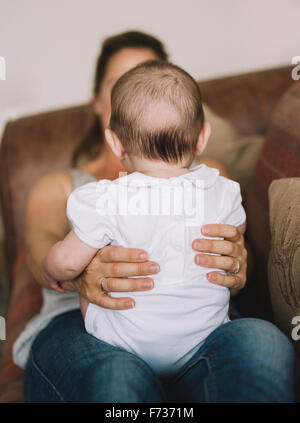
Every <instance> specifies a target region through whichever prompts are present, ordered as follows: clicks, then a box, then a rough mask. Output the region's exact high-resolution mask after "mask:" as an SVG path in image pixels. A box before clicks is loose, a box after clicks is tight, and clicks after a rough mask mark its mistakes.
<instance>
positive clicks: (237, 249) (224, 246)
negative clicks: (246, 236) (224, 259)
mask: <svg viewBox="0 0 300 423" xmlns="http://www.w3.org/2000/svg"><path fill="white" fill-rule="evenodd" d="M192 247H193V249H194V250H195V251H201V252H203V253H204V252H205V253H213V254H222V255H224V256H231V257H239V256H240V255H241V254H242V246H241V245H240V244H238V243H236V242H232V241H226V240H213V239H195V240H194V241H193V244H192Z"/></svg>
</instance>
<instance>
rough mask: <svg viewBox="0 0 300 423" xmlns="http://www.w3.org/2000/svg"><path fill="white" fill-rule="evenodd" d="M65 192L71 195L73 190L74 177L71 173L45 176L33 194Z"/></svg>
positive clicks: (37, 184)
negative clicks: (39, 192)
mask: <svg viewBox="0 0 300 423" xmlns="http://www.w3.org/2000/svg"><path fill="white" fill-rule="evenodd" d="M41 190H42V191H43V190H45V192H49V191H53V190H55V191H63V192H65V193H66V194H67V195H69V194H70V193H71V192H72V190H73V176H72V174H71V172H70V171H53V172H49V173H46V174H45V175H43V176H42V177H41V178H40V179H39V180H38V181H37V182H36V184H35V185H34V187H33V189H32V192H37V191H41Z"/></svg>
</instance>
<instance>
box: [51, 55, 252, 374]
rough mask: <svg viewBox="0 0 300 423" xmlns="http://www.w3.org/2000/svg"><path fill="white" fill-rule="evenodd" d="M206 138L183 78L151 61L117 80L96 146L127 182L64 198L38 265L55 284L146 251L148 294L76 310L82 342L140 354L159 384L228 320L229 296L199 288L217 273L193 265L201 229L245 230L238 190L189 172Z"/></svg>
mask: <svg viewBox="0 0 300 423" xmlns="http://www.w3.org/2000/svg"><path fill="white" fill-rule="evenodd" d="M209 135H210V126H209V124H208V123H207V122H204V114H203V109H202V103H201V94H200V90H199V87H198V84H197V83H196V81H195V80H194V79H193V78H192V77H191V76H190V75H189V74H187V73H186V72H185V71H183V70H182V69H180V68H179V67H177V66H174V65H172V64H169V63H165V62H156V61H151V62H146V63H144V64H141V65H139V66H137V67H135V68H134V69H132V70H130V71H129V72H127V73H126V74H124V75H123V76H122V77H121V78H120V79H119V80H118V81H117V83H116V84H115V86H114V88H113V90H112V95H111V119H110V126H109V129H106V131H105V137H106V141H107V142H108V144H109V146H110V147H111V149H112V151H113V152H114V154H115V155H116V156H117V157H118V158H119V159H120V161H121V163H122V165H123V166H124V168H125V169H126V170H127V171H128V173H129V174H128V175H127V174H124V175H122V176H121V177H120V178H118V179H117V180H114V181H109V180H100V181H98V182H92V183H89V184H87V185H84V186H82V187H80V188H78V189H76V190H75V191H73V193H72V194H71V195H70V197H69V199H68V204H67V215H68V218H69V219H70V221H71V224H72V228H73V229H72V231H71V232H69V234H68V235H67V236H66V237H65V239H64V240H62V241H60V242H58V243H57V244H55V245H54V246H53V247H52V248H51V250H50V251H49V253H48V255H47V256H46V258H45V261H44V271H45V274H46V276H47V277H48V278H53V279H55V280H56V281H64V280H70V279H73V278H75V277H76V276H77V275H79V274H80V273H81V272H82V271H83V270H84V268H85V267H86V266H87V265H88V264H89V262H90V261H91V260H92V258H93V257H94V256H95V254H96V253H97V251H98V250H99V249H100V248H103V247H104V246H106V245H108V244H112V245H119V246H123V247H129V248H130V247H132V248H141V249H144V250H146V251H147V252H148V253H149V257H150V259H151V260H153V261H156V262H157V263H159V265H160V272H159V273H158V274H157V275H155V277H154V288H153V289H152V290H151V291H146V292H136V293H133V294H130V295H131V297H132V298H133V299H134V300H135V303H136V306H135V307H134V308H133V309H130V310H122V311H118V310H117V311H116V310H110V309H104V308H101V307H99V306H97V305H94V304H91V303H88V301H87V300H86V299H85V298H81V299H80V305H81V311H82V314H83V317H84V321H85V328H86V330H87V332H88V333H89V334H91V335H93V336H95V337H96V338H98V339H100V340H102V341H105V342H107V343H110V344H112V345H115V346H117V347H120V348H123V349H125V350H127V351H129V352H131V353H134V354H137V355H139V356H140V357H141V358H142V359H144V360H145V361H146V362H147V363H148V364H149V365H150V366H151V367H152V369H153V370H154V371H155V372H157V374H158V375H159V376H161V377H169V376H171V375H175V374H176V372H178V371H179V369H181V368H182V366H183V365H184V364H185V363H186V362H187V361H188V360H189V359H190V358H191V357H192V356H193V355H194V353H195V352H196V351H197V350H198V349H199V347H200V346H201V345H202V344H203V342H204V341H205V339H206V337H207V336H208V335H209V334H210V333H211V332H212V331H213V330H215V329H216V328H217V327H218V326H219V325H222V324H224V323H226V322H228V321H229V317H228V306H229V297H230V292H229V289H228V288H225V287H223V286H219V285H215V284H211V283H209V282H208V281H207V279H206V274H207V273H208V272H210V271H213V270H216V269H207V268H201V267H199V266H198V265H196V264H195V262H194V253H193V250H192V241H193V240H194V239H195V238H200V237H201V232H200V230H201V226H202V225H204V224H209V223H224V224H230V225H234V226H237V227H239V229H240V231H241V232H243V231H244V229H245V218H246V216H245V212H244V209H243V207H242V205H241V194H240V188H239V185H238V184H237V183H236V182H233V181H231V180H229V179H226V178H224V177H221V176H219V172H218V171H217V170H216V169H212V168H209V167H207V166H205V165H200V166H197V167H194V168H192V169H190V166H191V165H192V162H193V160H194V158H195V156H196V155H200V154H201V153H202V152H203V150H204V149H205V146H206V144H207V141H208V138H209ZM99 289H100V288H99ZM110 295H111V296H113V297H122V296H124V293H117V292H116V293H110Z"/></svg>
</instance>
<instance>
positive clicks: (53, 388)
mask: <svg viewBox="0 0 300 423" xmlns="http://www.w3.org/2000/svg"><path fill="white" fill-rule="evenodd" d="M31 362H32V365H33V367H34V368H35V370H36V371H37V372H38V373H39V375H40V377H41V378H42V379H43V380H44V381H45V382H46V383H47V384H48V385H49V386H50V387H51V388H52V390H53V391H54V393H55V394H56V395H57V397H58V398H59V399H60V400H61V401H62V402H66V401H65V399H64V398H63V396H62V395H61V394H60V393H59V391H58V390H57V388H56V387H55V385H54V384H53V383H52V382H51V380H50V379H48V377H47V376H46V375H45V373H44V372H43V371H42V369H41V368H40V367H39V365H38V364H37V363H36V361H35V359H34V355H33V352H31Z"/></svg>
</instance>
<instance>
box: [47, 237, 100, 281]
mask: <svg viewBox="0 0 300 423" xmlns="http://www.w3.org/2000/svg"><path fill="white" fill-rule="evenodd" d="M97 251H98V248H94V247H91V246H89V245H88V244H86V243H84V242H83V241H81V240H80V239H79V238H78V237H77V235H76V234H75V232H74V231H73V230H72V231H70V232H69V233H68V235H67V236H66V237H65V238H64V239H63V240H62V241H59V242H57V243H56V244H54V245H53V247H52V248H51V249H50V250H49V252H48V254H47V256H46V257H45V260H44V266H43V267H44V272H45V276H46V278H48V279H54V280H55V281H60V282H63V281H67V280H72V279H74V278H75V277H77V276H78V275H79V274H80V273H81V272H82V271H83V270H84V269H85V268H86V266H87V265H88V264H89V263H90V261H91V260H92V259H93V257H94V256H95V255H96V253H97Z"/></svg>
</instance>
